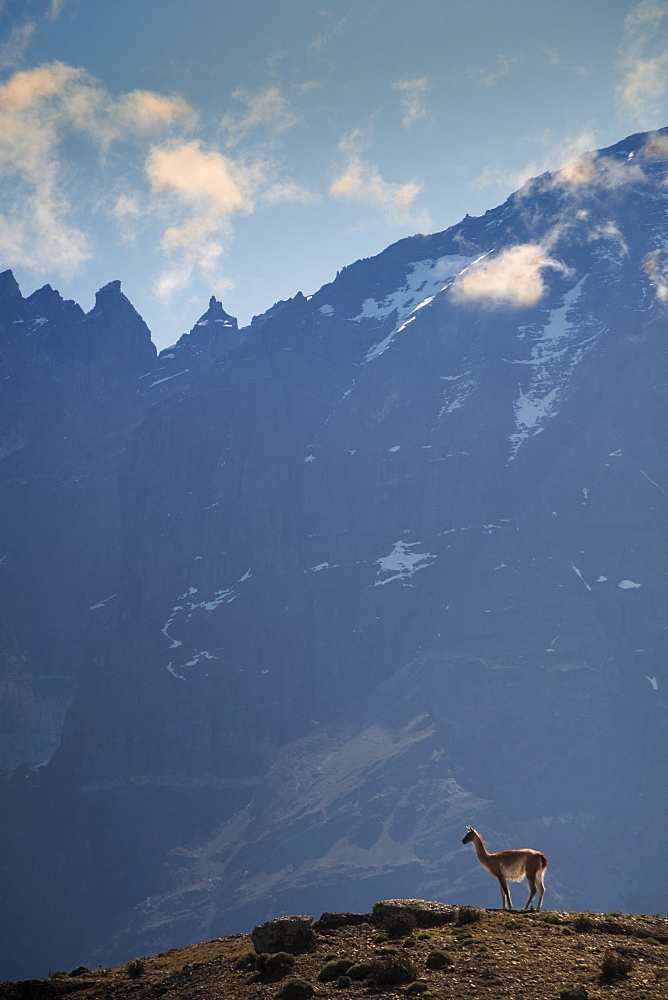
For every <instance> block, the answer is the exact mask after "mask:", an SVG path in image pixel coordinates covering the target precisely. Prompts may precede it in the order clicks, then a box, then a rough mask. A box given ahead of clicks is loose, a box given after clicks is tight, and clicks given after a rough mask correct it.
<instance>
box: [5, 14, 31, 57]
mask: <svg viewBox="0 0 668 1000" xmlns="http://www.w3.org/2000/svg"><path fill="white" fill-rule="evenodd" d="M0 13H1V11H0ZM34 31H35V22H34V21H26V22H25V23H24V24H17V25H15V26H14V27H13V28H12V30H11V32H10V33H9V38H8V39H7V40H6V41H5V42H2V43H1V44H0V67H11V66H18V65H19V64H20V63H21V62H22V61H23V57H24V55H25V52H26V49H27V48H28V45H29V43H30V39H31V38H32V36H33V34H34Z"/></svg>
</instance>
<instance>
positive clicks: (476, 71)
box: [468, 55, 522, 87]
mask: <svg viewBox="0 0 668 1000" xmlns="http://www.w3.org/2000/svg"><path fill="white" fill-rule="evenodd" d="M521 61H522V60H521V58H520V56H505V55H500V56H497V59H496V65H495V66H494V67H493V68H492V69H484V68H481V67H479V66H470V67H469V69H468V75H469V77H470V78H471V80H472V81H473V82H474V83H476V84H477V85H478V86H479V87H495V86H496V85H497V83H498V82H499V80H502V79H503V77H504V76H507V75H508V73H510V71H511V69H512V68H513V66H516V65H517V63H519V62H521Z"/></svg>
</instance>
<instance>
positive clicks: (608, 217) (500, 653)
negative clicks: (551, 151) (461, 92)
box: [2, 134, 668, 974]
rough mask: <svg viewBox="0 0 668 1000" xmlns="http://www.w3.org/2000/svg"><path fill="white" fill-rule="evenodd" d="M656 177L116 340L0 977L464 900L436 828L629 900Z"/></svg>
mask: <svg viewBox="0 0 668 1000" xmlns="http://www.w3.org/2000/svg"><path fill="white" fill-rule="evenodd" d="M667 164H668V140H667V139H666V137H665V136H664V135H663V134H658V135H654V136H648V135H639V136H634V137H631V138H630V139H627V140H625V141H624V142H622V143H620V144H618V145H617V146H615V147H612V148H611V149H609V150H604V151H601V152H600V153H598V154H592V155H591V156H589V157H585V158H583V160H582V161H579V163H578V164H577V165H575V166H574V167H572V168H569V169H567V170H565V171H562V172H561V173H559V174H556V175H544V176H543V177H541V178H538V179H536V180H535V181H533V182H529V184H528V185H526V186H525V188H523V189H522V191H520V192H518V193H517V194H516V195H513V196H512V197H511V198H510V199H509V200H508V201H507V202H506V203H505V204H504V205H502V206H500V207H499V208H497V209H494V210H493V211H490V212H488V213H487V214H486V215H485V216H483V217H481V218H469V217H467V218H466V219H465V220H464V221H463V222H462V223H461V224H460V225H458V226H455V227H452V228H451V229H449V230H446V231H445V232H443V233H440V234H436V235H433V236H419V237H414V238H411V239H408V240H403V241H401V242H400V243H398V244H396V245H394V246H392V247H390V248H388V249H387V250H386V251H385V252H384V253H382V254H380V255H379V256H378V257H376V258H373V259H370V260H365V261H360V262H358V263H356V264H354V265H352V266H351V267H348V268H345V269H344V270H343V271H342V272H341V273H340V274H339V275H338V276H337V278H336V280H335V281H334V282H332V283H331V284H330V285H327V286H325V287H324V288H322V289H320V291H318V292H317V293H316V294H315V295H313V296H311V297H309V298H305V297H304V296H303V295H298V296H296V297H295V298H294V299H292V300H290V301H288V302H282V303H278V304H277V305H276V306H275V307H274V308H273V309H272V310H270V311H269V313H267V314H265V315H264V316H261V317H257V318H256V319H255V320H254V321H253V323H252V325H251V326H250V327H249V328H247V329H245V330H243V331H239V330H238V329H237V327H236V323H235V322H234V321H233V320H232V318H231V317H229V316H227V314H226V313H225V312H224V310H223V309H222V307H221V306H220V305H219V304H217V303H215V301H213V302H212V303H211V306H210V309H209V311H208V312H207V313H206V314H205V316H204V317H202V319H201V320H200V321H199V323H198V324H197V325H196V326H195V328H194V329H193V332H192V333H191V334H190V335H188V336H187V337H186V338H183V339H182V341H180V342H179V344H177V345H176V346H175V348H173V349H172V350H171V351H168V352H163V354H162V355H161V356H160V358H159V359H153V358H152V357H151V358H149V357H146V360H145V361H143V359H142V361H143V364H144V371H141V372H140V371H139V370H138V369H139V368H141V367H142V365H141V364H138V365H137V366H136V367H134V366H133V365H128V364H127V354H126V353H125V352H123V356H124V359H125V360H124V364H125V365H126V368H127V376H125V377H124V380H121V378H120V376H119V375H118V374H116V375H114V378H115V379H116V380H117V381H118V382H119V383H121V382H122V385H123V386H124V388H122V389H120V388H119V389H117V390H115V391H114V392H115V394H114V393H112V394H111V395H110V396H109V399H110V400H112V403H113V405H112V403H110V406H111V407H112V409H113V413H114V415H115V420H116V423H115V424H114V434H116V437H115V438H114V436H113V434H112V433H111V430H110V431H109V440H110V441H111V440H114V441H115V442H116V446H115V447H114V449H113V455H114V456H115V457H114V459H113V461H111V460H110V459H109V457H108V456H106V455H105V453H104V452H103V451H101V450H100V447H99V441H100V435H99V434H95V435H94V440H93V441H92V442H91V443H90V445H89V446H90V448H91V450H92V453H93V454H94V456H95V457H94V461H95V462H100V463H101V464H102V466H104V469H105V475H106V476H107V477H109V478H108V480H106V481H105V482H106V483H107V484H108V485H107V486H105V488H104V491H103V492H104V493H105V495H106V492H107V490H108V491H109V492H111V489H112V487H111V480H112V479H113V481H114V483H115V484H117V494H114V495H115V496H117V498H118V499H117V501H116V500H114V506H113V509H110V510H109V511H107V512H104V511H101V510H100V506H99V504H98V506H95V505H94V497H95V493H94V491H93V492H89V491H88V487H87V486H86V488H85V490H84V492H85V496H86V498H87V499H86V501H85V503H86V504H87V505H88V506H86V508H85V513H82V514H81V515H80V520H81V522H82V524H81V527H80V528H79V530H80V531H81V532H85V533H87V534H86V537H93V538H95V540H96V544H98V545H104V546H107V547H109V548H113V550H114V557H113V559H112V558H111V557H109V558H108V559H107V556H106V551H107V550H106V549H105V548H103V549H102V552H101V554H100V555H98V554H97V550H96V551H95V553H94V554H93V557H92V559H91V560H90V561H91V562H93V563H96V564H99V563H104V564H105V570H104V572H105V573H106V574H108V575H107V576H106V577H104V579H103V581H100V582H98V583H96V587H97V589H96V590H95V591H94V592H93V591H88V592H87V593H91V594H92V596H91V597H90V598H88V597H86V601H88V604H85V601H84V602H82V600H81V599H79V598H77V601H72V602H70V603H68V608H70V607H76V614H75V612H74V611H69V612H68V613H69V614H70V615H72V616H74V617H72V618H71V619H70V620H69V621H70V624H68V619H67V618H66V617H65V616H64V614H63V616H62V617H61V616H56V615H54V618H56V617H58V620H62V621H63V622H64V627H63V631H64V633H65V634H66V636H67V642H72V641H73V640H72V638H71V636H70V632H71V631H72V623H76V624H78V623H80V622H82V621H83V618H84V617H85V616H84V615H83V614H82V610H83V608H84V605H85V607H86V611H87V614H89V615H90V616H93V618H94V616H95V615H96V614H99V620H100V621H103V622H104V629H102V628H99V629H98V631H97V632H95V640H94V642H93V645H92V647H91V648H90V650H89V652H88V654H87V655H86V654H83V653H82V654H81V655H80V657H79V660H80V662H81V663H82V669H81V670H80V672H79V674H78V679H77V684H76V697H75V699H74V701H73V703H72V705H71V707H70V710H69V712H68V715H67V720H66V723H65V725H64V728H63V731H62V738H60V741H59V745H58V749H57V750H56V752H55V754H54V755H53V757H52V758H51V759H50V761H49V763H48V764H47V765H46V766H44V767H42V768H39V769H38V770H24V771H21V772H15V773H14V775H13V777H12V779H11V781H10V782H9V783H8V785H7V789H6V790H5V796H6V801H7V803H8V805H9V807H10V808H11V809H12V815H13V820H12V822H11V824H9V830H8V833H7V834H6V838H5V842H6V844H7V849H6V851H5V852H4V859H5V862H6V878H7V881H8V885H9V886H10V888H9V891H8V894H7V896H6V904H5V905H6V906H7V907H8V908H7V909H6V911H5V912H6V914H7V919H8V921H9V913H10V911H11V913H12V917H11V924H12V928H13V930H12V934H13V942H14V943H13V945H12V947H13V949H14V951H15V953H16V954H17V955H18V954H19V953H20V954H21V958H20V959H18V958H17V967H19V966H20V968H21V971H22V972H23V970H24V969H26V968H27V967H28V966H30V965H35V964H38V965H39V963H42V964H44V963H51V964H52V965H54V964H60V965H62V964H63V963H66V961H67V959H65V958H62V957H61V958H59V957H57V956H63V955H65V956H71V959H70V962H71V964H74V963H76V961H79V960H84V959H85V958H86V956H87V955H93V954H94V955H96V956H97V957H98V958H99V960H100V961H107V960H108V956H110V955H113V956H114V958H118V959H119V960H120V958H122V957H123V956H124V955H131V954H132V953H136V952H137V951H142V950H148V949H149V948H151V947H158V946H159V947H167V946H170V945H173V944H176V943H183V942H184V941H186V940H193V939H195V938H196V937H201V936H203V935H204V934H205V933H209V932H210V933H211V934H223V933H227V932H229V931H232V930H234V929H239V927H242V926H243V925H244V924H246V925H249V926H250V925H252V924H253V923H257V922H258V921H259V920H260V919H265V918H266V917H268V916H273V915H276V914H277V913H280V912H285V911H289V912H295V911H301V912H306V911H312V910H315V909H318V908H321V909H322V908H324V906H325V902H324V900H325V898H326V899H327V900H328V901H329V905H330V906H331V905H335V906H338V907H341V908H342V909H351V908H360V909H366V908H368V907H369V906H370V905H371V903H372V902H373V899H374V898H377V897H378V896H379V895H382V894H385V895H400V894H403V895H406V896H415V895H425V896H427V895H428V896H434V895H435V896H437V897H438V898H441V899H444V900H447V901H454V902H457V901H459V899H460V898H461V893H462V892H464V891H466V894H467V898H468V899H469V900H470V901H472V902H483V901H484V898H487V895H488V893H489V891H490V887H489V884H488V877H487V876H485V873H484V872H482V870H480V871H477V870H475V869H472V868H471V866H470V865H465V864H464V861H463V858H462V856H461V854H460V853H457V850H456V848H457V847H458V845H459V839H461V836H459V837H458V833H459V831H460V829H461V825H462V823H463V822H469V823H475V825H476V826H478V827H480V828H483V829H487V830H488V831H489V833H490V839H492V840H496V841H497V842H498V846H499V847H500V846H504V845H505V846H512V845H514V846H527V844H528V846H534V847H536V848H539V849H540V850H543V851H544V852H545V853H546V854H548V856H549V857H550V859H551V868H550V872H551V883H550V885H551V891H552V893H553V900H556V901H558V902H559V905H560V906H563V907H564V908H566V907H575V906H580V905H584V906H586V907H588V908H598V909H617V908H620V907H624V908H628V909H636V910H643V911H645V912H650V911H653V910H656V909H658V908H659V906H660V905H661V900H660V898H659V895H658V889H657V885H658V881H659V880H658V879H657V872H658V871H660V870H661V866H662V861H661V849H660V838H659V831H660V830H661V826H662V824H663V823H664V822H665V812H666V809H665V805H666V804H665V793H664V792H663V788H664V779H665V774H664V773H663V770H664V766H663V760H664V754H663V750H662V748H665V694H664V687H665V681H664V678H665V642H666V629H667V628H668V621H667V620H666V611H665V609H666V606H667V602H666V597H667V596H668V595H667V594H666V583H667V572H668V566H667V565H666V550H665V544H664V539H665V527H664V525H665V516H666V503H667V500H666V497H667V495H668V457H667V455H666V449H665V445H664V441H665V436H666V435H665V427H666V419H667V416H668V409H667V405H666V403H667V400H666V390H665V377H664V371H665V364H666V341H665V330H666V313H665V301H666V296H667V295H668V277H667V275H668V270H667V267H668V261H667V260H666V258H665V240H666V225H667V223H666V196H665V190H664V183H665V178H666V170H667ZM6 282H7V285H8V287H9V286H11V282H10V281H9V279H6ZM103 292H105V295H106V296H112V297H114V296H116V297H117V296H119V295H120V291H119V289H118V288H117V287H116V286H115V285H113V284H112V286H108V287H107V290H103ZM36 294H39V293H36ZM50 294H52V295H55V293H50ZM100 294H101V298H102V305H104V299H105V296H103V295H102V293H100ZM8 298H9V301H10V302H12V303H13V302H16V303H18V302H19V299H18V298H17V290H16V289H13V288H12V289H11V294H9V296H8ZM29 301H30V299H28V300H25V303H28V302H29ZM21 302H23V300H21ZM65 305H67V304H65ZM21 308H24V309H25V308H27V306H26V305H23V306H22V307H21ZM67 308H68V309H69V310H70V313H71V316H72V319H71V322H72V329H73V330H78V326H77V324H79V325H83V324H84V323H92V322H93V319H94V315H95V311H94V313H93V315H92V316H91V317H86V318H82V317H81V316H79V314H78V313H77V314H76V317H75V315H74V312H73V310H74V309H75V308H76V307H74V306H69V305H67ZM125 308H126V307H125V306H124V309H125ZM130 308H131V307H129V304H128V306H127V309H130ZM133 315H135V316H136V314H133ZM12 322H13V321H12ZM128 322H129V321H128ZM137 322H140V321H139V320H138V318H137ZM44 325H45V324H41V325H40V326H39V330H40V331H42V330H43V328H44ZM68 336H70V334H68ZM221 337H223V338H224V339H222V340H221V339H220V338H221ZM139 340H141V338H139ZM133 343H135V344H136V343H137V338H136V337H135V339H134V340H133ZM142 343H144V341H142ZM145 346H146V350H147V352H149V353H150V344H148V342H147V341H146V342H145ZM108 349H109V348H105V350H108ZM93 353H94V352H93ZM77 363H79V362H77ZM117 367H119V368H120V366H117ZM114 371H116V368H114ZM87 377H88V376H87ZM54 393H55V395H54V398H56V396H57V393H56V392H55V390H54ZM124 393H125V395H124ZM91 394H92V389H91ZM58 398H60V397H58ZM93 398H94V397H93V395H91V396H90V399H91V400H93ZM86 405H89V406H91V407H92V408H93V409H94V410H95V411H96V412H97V411H98V410H99V412H100V413H104V406H103V405H101V404H95V405H94V406H93V403H92V402H91V403H86ZM28 410H29V411H30V407H28ZM77 412H78V413H81V414H82V415H83V414H84V412H88V411H86V410H80V411H77ZM25 419H26V420H27V419H28V418H25ZM96 419H98V418H97V417H96ZM75 422H76V423H77V425H81V424H83V423H86V424H87V431H86V432H87V433H90V428H91V426H95V424H94V422H91V421H87V422H86V421H83V420H82V419H77V421H75ZM26 426H27V425H26ZM21 433H25V432H21ZM7 440H9V438H8V439H7ZM12 440H14V441H15V442H17V441H19V440H20V435H19V437H17V436H16V433H15V435H14V438H12ZM105 440H106V438H105ZM109 450H110V451H111V450H112V449H111V446H110V449H109ZM24 453H25V455H26V456H36V455H37V452H36V451H35V450H34V446H29V445H27V444H26V445H25V446H19V447H18V450H16V451H15V453H14V455H13V456H10V458H9V459H5V460H4V463H7V461H14V462H16V461H26V460H27V459H25V458H23V457H21V456H23V454H24ZM30 460H31V461H33V462H37V458H36V457H35V458H31V459H30ZM4 463H3V466H2V469H3V472H4V470H5V469H6V468H8V469H10V470H11V469H12V466H11V465H10V466H7V465H6V464H4ZM12 488H16V487H12ZM40 489H41V487H40ZM100 490H102V487H100ZM10 496H13V494H10ZM44 496H45V494H44V493H43V492H40V493H39V497H40V500H41V502H44V501H43V499H42V498H43V497H44ZM82 502H83V501H82ZM12 503H13V500H12ZM12 509H14V508H12ZM62 516H64V515H62V514H61V513H59V511H58V508H57V507H56V508H51V507H49V517H54V518H56V517H58V518H61V517H62ZM25 517H26V522H25V524H26V528H25V534H26V536H29V537H30V544H33V545H35V544H36V541H35V539H36V537H38V535H37V536H35V535H33V534H31V531H32V525H34V524H35V521H36V513H35V512H34V511H30V510H28V509H26V513H25ZM64 523H65V525H67V524H68V523H69V522H67V521H65V522H64ZM58 524H60V521H58ZM107 525H108V526H109V527H107ZM36 530H37V531H39V530H41V526H38V527H37V528H36ZM52 534H53V536H54V537H56V536H57V537H59V538H60V539H61V544H63V542H62V539H64V538H65V537H66V536H65V534H64V533H63V532H61V531H60V530H58V531H56V528H55V527H54V529H53V532H52ZM103 535H104V536H105V540H104V541H102V540H101V538H100V537H98V536H103ZM27 544H28V542H26V545H27ZM81 565H83V566H86V567H88V565H89V561H88V556H85V557H83V556H82V561H81ZM2 568H3V570H4V568H5V567H4V565H3V567H2ZM86 571H88V570H86ZM79 572H80V571H79ZM79 585H80V584H77V586H79ZM49 586H50V591H49V592H52V591H53V592H56V591H58V590H59V588H60V590H62V599H63V600H65V599H66V598H65V588H63V587H62V586H61V585H60V584H59V583H58V582H52V583H51V584H50V585H49ZM10 589H11V588H10ZM112 594H113V595H114V596H113V598H112V596H111V595H112ZM26 600H27V595H26V596H25V597H24V598H23V600H22V602H21V603H20V607H21V608H23V603H24V602H25V601H26ZM67 600H68V601H70V598H67ZM17 606H18V605H17ZM33 606H34V607H37V606H38V605H37V604H36V603H34V604H33ZM88 608H90V609H91V610H90V611H88V610H87V609H88ZM20 614H24V612H23V611H21V612H20ZM18 615H19V612H17V616H18ZM77 616H78V617H77ZM48 620H49V621H50V620H51V619H48ZM40 630H41V625H40V622H39V620H37V621H36V622H35V623H34V627H33V628H31V629H28V627H27V626H26V628H25V634H26V635H27V634H28V633H29V632H30V634H34V635H40ZM75 631H76V629H75ZM62 659H63V657H62V656H60V660H61V661H62ZM54 662H55V661H54ZM35 673H36V671H35ZM68 690H71V688H69V689H68ZM69 697H70V699H71V695H70V696H69ZM52 743H55V740H53V741H52ZM26 760H27V761H28V762H29V763H31V764H33V763H37V761H36V760H35V759H34V757H33V758H30V757H27V758H26ZM520 841H521V842H522V843H520ZM529 842H530V843H529ZM639 842H642V851H639V850H638V843H639ZM9 859H11V861H9ZM664 870H665V869H664ZM37 886H40V887H41V888H42V891H43V892H44V896H45V899H44V905H43V906H41V907H40V912H39V913H36V912H35V897H36V892H37ZM332 901H333V903H332ZM91 927H94V930H91ZM37 940H38V941H39V946H37V945H36V944H35V942H36V941H37ZM28 971H30V970H28ZM12 974H14V970H12Z"/></svg>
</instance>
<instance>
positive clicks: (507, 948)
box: [0, 900, 668, 1000]
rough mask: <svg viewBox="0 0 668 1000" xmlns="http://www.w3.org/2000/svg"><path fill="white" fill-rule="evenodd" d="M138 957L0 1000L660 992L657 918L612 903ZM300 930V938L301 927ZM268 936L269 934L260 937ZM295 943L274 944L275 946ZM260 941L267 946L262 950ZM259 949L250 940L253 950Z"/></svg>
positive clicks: (325, 924) (664, 986) (339, 919)
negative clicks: (611, 907) (608, 907)
mask: <svg viewBox="0 0 668 1000" xmlns="http://www.w3.org/2000/svg"><path fill="white" fill-rule="evenodd" d="M285 919H286V920H288V921H290V920H292V921H293V924H292V925H291V927H290V926H288V930H289V931H290V930H292V931H294V929H295V926H296V927H297V929H298V930H299V931H300V933H302V938H301V941H297V940H296V939H295V938H294V935H293V936H292V937H284V938H281V934H282V933H283V931H284V930H285V925H282V924H281V923H280V920H279V921H272V922H271V925H270V926H269V927H268V925H263V928H264V929H265V932H266V931H267V929H268V930H269V932H271V934H270V936H269V937H267V934H266V933H264V934H263V933H262V932H261V929H260V928H256V930H255V931H254V932H253V935H246V934H236V935H233V936H231V937H224V938H217V939H214V940H212V941H207V942H204V943H201V944H195V945H191V946H189V947H187V948H178V949H173V950H171V951H168V952H163V953H160V954H157V955H153V956H151V957H147V958H137V959H135V960H134V961H132V962H129V963H127V964H126V965H123V966H119V967H118V968H115V969H98V970H95V971H93V970H89V969H86V968H83V967H82V968H78V969H73V970H71V971H69V972H62V971H59V972H53V973H52V974H51V976H50V978H48V979H40V980H26V981H23V982H16V983H3V984H0V998H1V1000H42V998H45V1000H52V998H53V1000H56V998H59V997H65V996H70V995H71V996H72V997H73V998H75V997H76V998H77V1000H79V998H80V1000H152V998H158V997H160V998H162V997H164V998H165V1000H173V998H174V1000H175V998H177V997H178V998H179V1000H182V998H183V1000H189V998H193V1000H194V998H198V1000H199V998H206V1000H260V998H262V1000H265V998H266V1000H270V998H274V997H276V998H279V1000H302V998H307V997H309V996H314V997H321V998H323V1000H324V998H330V997H331V998H333V997H336V998H339V1000H343V998H345V997H349V998H350V1000H354V998H356V997H364V996H370V995H377V996H384V997H405V996H422V997H438V998H443V1000H450V998H453V1000H454V998H461V997H476V998H477V997H480V998H494V1000H496V998H503V997H508V998H520V997H521V998H522V1000H558V998H560V1000H586V998H590V1000H593V998H599V1000H617V998H626V997H633V998H634V1000H665V997H666V996H667V995H668V919H667V918H666V917H662V916H659V915H655V916H646V915H644V914H643V915H640V916H631V915H628V914H623V913H618V912H615V913H607V914H599V913H569V912H556V911H547V912H543V913H533V912H531V913H524V912H521V911H519V912H512V913H505V912H501V911H498V910H479V909H476V908H474V907H454V906H453V907H450V906H444V905H443V904H433V903H425V902H422V901H415V900H393V901H386V902H384V903H379V904H376V907H374V912H373V914H368V915H355V914H323V917H322V918H321V919H320V920H319V921H316V922H315V924H313V925H311V921H310V919H308V918H285ZM303 934H305V935H306V937H304V936H303ZM268 942H269V944H268ZM281 943H282V944H283V946H284V947H289V948H292V950H293V951H299V949H300V948H310V949H311V950H307V951H301V953H297V954H291V953H290V951H288V950H284V951H280V950H278V948H279V946H280V944H281ZM268 946H269V947H270V948H271V950H262V949H266V948H267V947H268ZM258 949H259V950H258Z"/></svg>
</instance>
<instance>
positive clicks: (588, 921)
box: [573, 913, 596, 931]
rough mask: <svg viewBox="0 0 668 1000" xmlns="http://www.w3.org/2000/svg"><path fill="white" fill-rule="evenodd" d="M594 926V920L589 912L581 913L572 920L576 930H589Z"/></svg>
mask: <svg viewBox="0 0 668 1000" xmlns="http://www.w3.org/2000/svg"><path fill="white" fill-rule="evenodd" d="M595 926H596V921H595V920H594V918H593V917H592V916H591V915H590V914H589V913H581V914H580V916H579V917H576V918H575V920H574V921H573V927H575V929H576V931H591V930H593V929H594V927H595Z"/></svg>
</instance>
